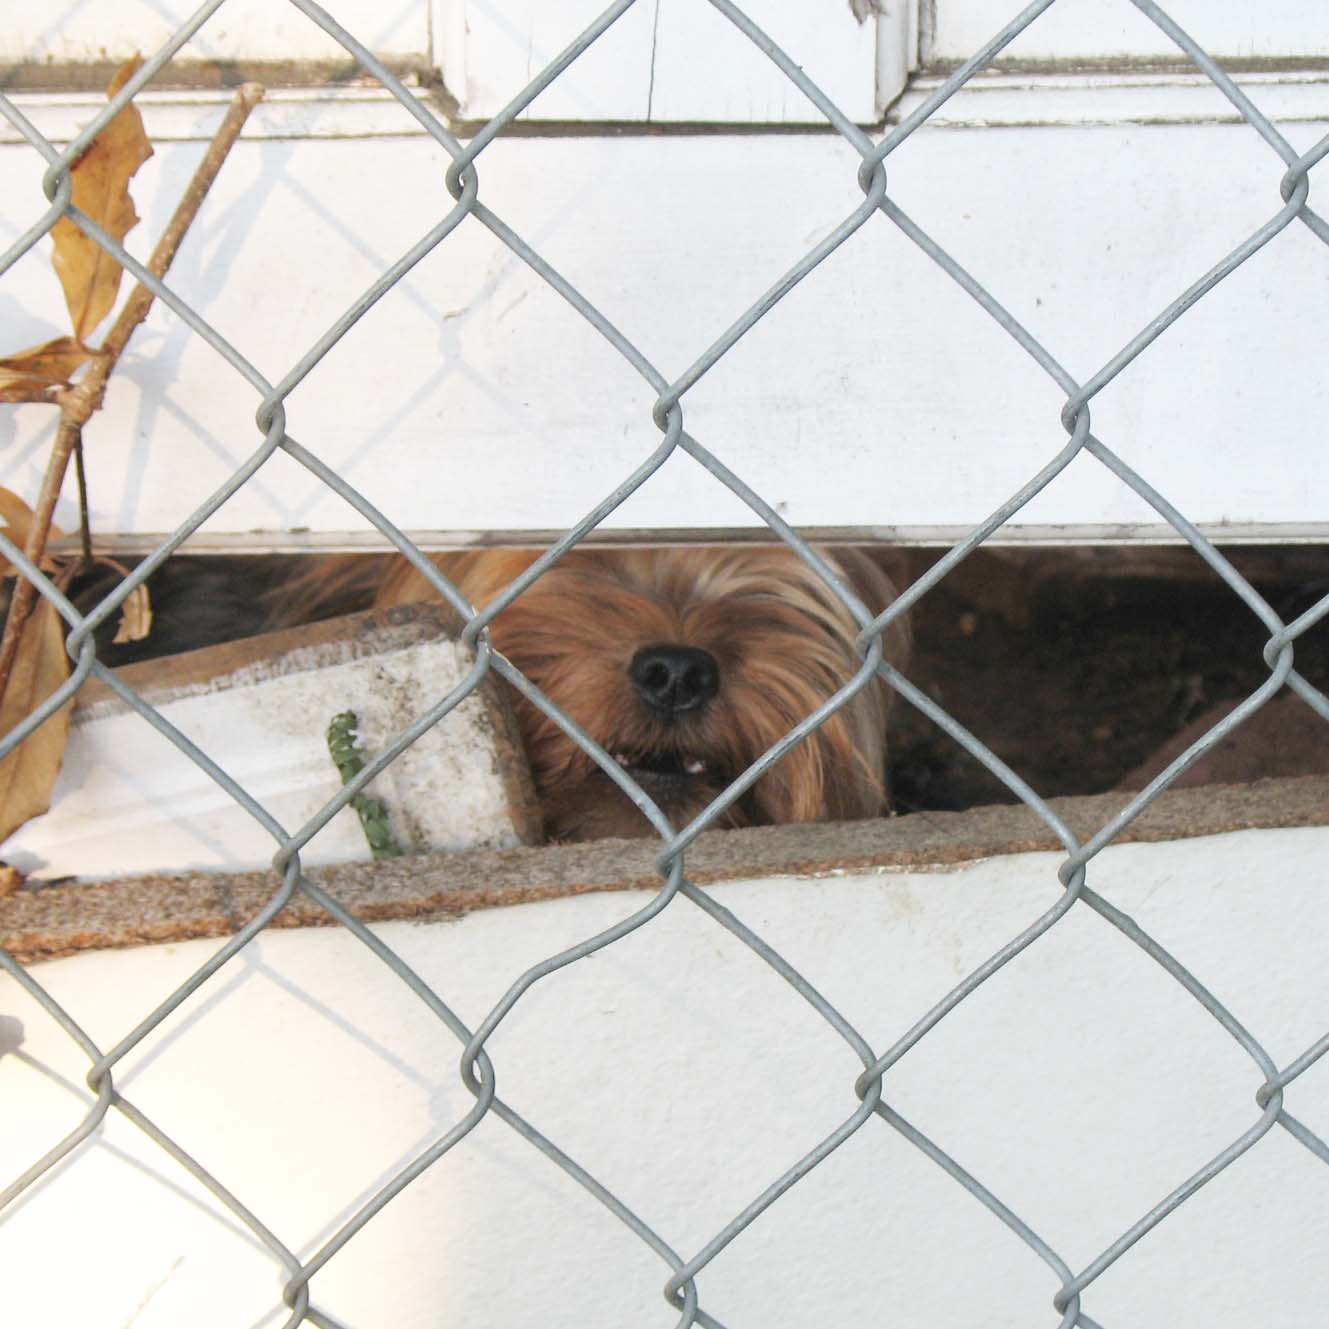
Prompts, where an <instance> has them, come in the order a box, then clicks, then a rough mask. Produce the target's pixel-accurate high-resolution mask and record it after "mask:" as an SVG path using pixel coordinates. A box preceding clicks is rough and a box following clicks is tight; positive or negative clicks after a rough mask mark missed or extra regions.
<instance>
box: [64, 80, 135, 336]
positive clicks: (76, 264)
mask: <svg viewBox="0 0 1329 1329" xmlns="http://www.w3.org/2000/svg"><path fill="white" fill-rule="evenodd" d="M138 66H139V60H138V57H137V56H136V57H135V58H134V59H133V60H130V61H128V62H127V63H126V64H124V65H122V66H121V67H120V70H119V72H118V73H117V74H116V76H115V78H113V79H112V80H111V85H110V87H109V88H107V89H106V95H107V96H108V97H114V96H115V94H116V93H117V92H118V91H119V90H120V89H121V88H122V87H123V86H124V84H125V82H126V81H127V80H128V79H129V78H130V77H131V76H132V75H133V73H134V71H135V70H136V69H137V68H138ZM151 156H152V144H151V143H149V142H148V136H147V134H146V133H144V131H143V119H142V117H141V116H140V115H139V113H138V108H137V107H135V106H134V105H133V103H132V102H131V103H130V104H129V105H128V106H126V107H125V108H124V110H123V111H121V112H120V114H119V115H117V116H116V117H115V119H113V120H112V121H111V122H110V124H108V125H107V126H106V128H105V129H103V130H102V132H101V133H100V134H98V135H97V137H96V138H95V139H93V140H92V142H91V143H90V144H89V145H88V149H87V151H86V152H85V153H84V154H83V155H82V156H81V157H80V158H79V159H78V161H76V162H75V163H74V165H73V168H72V171H71V174H72V175H73V180H74V193H73V203H74V206H75V207H76V208H78V209H79V210H80V211H81V212H83V213H85V214H86V215H87V216H88V217H90V218H91V219H92V220H93V221H95V222H96V223H97V224H98V225H99V226H101V227H102V228H103V229H104V230H105V231H107V232H108V233H109V234H110V235H111V236H112V237H113V238H114V239H116V240H123V239H124V238H125V236H126V235H127V234H128V233H129V231H130V229H131V228H132V227H133V226H135V225H136V224H137V222H138V213H137V212H135V211H134V201H133V199H131V198H130V197H129V181H130V180H131V179H132V178H133V175H134V172H135V171H137V170H138V168H139V167H140V166H142V165H143V163H144V162H145V161H147V159H148V158H149V157H151ZM51 238H52V240H53V241H54V243H55V253H54V255H53V256H52V260H51V261H52V263H53V264H54V267H55V273H56V276H57V277H59V278H60V285H61V286H62V287H63V288H64V292H65V303H66V304H67V305H68V306H69V317H70V319H71V320H72V321H73V326H74V336H75V337H76V338H77V339H78V340H79V341H82V342H86V341H87V339H88V336H89V334H90V333H91V332H92V330H93V329H94V328H95V327H96V326H97V324H99V323H100V322H101V321H102V319H104V318H105V317H106V315H107V314H109V313H110V312H111V308H112V306H113V305H114V304H115V297H116V294H117V293H118V292H119V290H120V272H121V268H120V264H119V263H117V262H116V261H115V259H113V258H111V257H110V255H108V254H106V253H104V252H103V251H102V250H101V249H100V248H99V247H98V245H97V244H95V243H94V242H93V241H92V240H90V239H89V238H88V237H87V236H86V235H84V234H83V232H82V231H80V230H79V229H78V227H77V226H75V225H74V223H73V222H72V221H70V220H69V219H68V218H67V217H61V218H60V220H59V221H58V222H56V224H55V226H54V227H53V228H52V229H51Z"/></svg>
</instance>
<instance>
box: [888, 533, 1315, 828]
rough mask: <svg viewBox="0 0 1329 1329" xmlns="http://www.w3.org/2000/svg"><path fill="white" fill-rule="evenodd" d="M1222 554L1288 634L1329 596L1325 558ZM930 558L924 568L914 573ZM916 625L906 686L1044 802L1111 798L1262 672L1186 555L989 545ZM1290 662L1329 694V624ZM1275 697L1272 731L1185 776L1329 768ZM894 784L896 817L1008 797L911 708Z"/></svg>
mask: <svg viewBox="0 0 1329 1329" xmlns="http://www.w3.org/2000/svg"><path fill="white" fill-rule="evenodd" d="M1227 553H1228V557H1229V558H1230V560H1231V562H1232V563H1233V565H1234V566H1235V567H1236V568H1237V569H1238V571H1240V572H1241V573H1242V575H1243V576H1246V577H1247V578H1248V579H1249V580H1250V581H1251V583H1252V585H1253V586H1254V587H1255V589H1256V590H1257V591H1258V592H1259V593H1260V594H1261V595H1262V596H1263V597H1264V599H1265V600H1266V601H1267V602H1268V604H1269V606H1270V607H1271V608H1272V609H1273V610H1274V612H1275V613H1277V614H1278V615H1279V617H1280V618H1281V619H1282V620H1283V621H1284V622H1291V621H1292V620H1293V619H1295V618H1296V617H1297V616H1298V615H1299V614H1301V613H1302V612H1304V611H1305V610H1306V609H1308V608H1309V607H1310V606H1311V605H1312V604H1314V603H1315V602H1316V601H1317V600H1319V599H1321V598H1322V597H1323V596H1324V595H1325V594H1327V593H1329V549H1324V548H1319V547H1293V548H1267V547H1249V548H1241V549H1232V550H1229V551H1227ZM935 561H936V559H935V558H931V557H926V558H925V557H919V556H915V568H914V575H915V576H917V575H919V574H920V573H921V572H922V570H923V569H924V567H926V566H930V565H931V564H932V563H934V562H935ZM913 623H914V638H915V651H914V663H913V666H912V668H911V670H910V676H911V678H912V679H913V681H914V682H915V683H916V684H917V685H918V686H919V687H921V688H922V689H923V690H924V691H925V692H927V694H928V695H929V696H930V697H932V698H933V699H934V700H935V701H937V702H938V703H940V704H941V705H942V706H944V707H945V708H946V710H947V711H948V712H949V713H950V714H951V715H952V716H953V717H954V718H955V719H956V720H958V721H960V723H961V724H963V725H964V726H965V727H966V728H968V729H969V730H970V731H971V732H972V733H973V734H974V735H975V736H976V737H978V738H979V739H981V740H982V741H983V742H984V743H985V744H987V745H988V747H990V748H991V749H992V751H993V752H995V753H996V755H997V756H999V757H1000V758H1001V759H1002V760H1003V761H1004V762H1006V763H1007V764H1008V765H1009V766H1010V767H1011V768H1012V769H1014V770H1015V771H1016V772H1018V773H1019V774H1020V775H1021V776H1023V777H1024V779H1025V780H1027V781H1028V782H1029V784H1030V785H1032V787H1033V788H1034V789H1035V790H1037V791H1038V792H1039V793H1040V794H1042V795H1044V796H1046V797H1055V796H1060V795H1067V794H1097V793H1101V792H1103V791H1106V790H1109V789H1114V788H1117V787H1118V786H1122V785H1124V783H1126V782H1127V779H1128V777H1129V776H1130V775H1131V773H1132V772H1137V771H1141V770H1142V768H1143V769H1144V770H1152V769H1153V768H1154V764H1155V763H1157V762H1159V759H1161V758H1162V757H1163V756H1164V755H1168V756H1170V755H1172V754H1173V751H1174V749H1172V748H1169V746H1168V745H1169V740H1172V739H1173V738H1174V737H1175V736H1177V735H1180V734H1182V732H1183V731H1185V730H1187V728H1188V726H1192V725H1195V724H1196V722H1197V721H1198V720H1200V719H1201V717H1206V718H1209V719H1210V722H1211V723H1212V722H1214V721H1216V720H1217V719H1219V718H1221V715H1222V714H1224V713H1226V711H1227V710H1228V709H1230V708H1231V704H1232V703H1234V702H1236V701H1239V700H1241V699H1244V698H1246V697H1248V696H1250V695H1251V694H1252V693H1253V692H1255V691H1256V689H1257V688H1259V687H1260V685H1261V684H1262V683H1264V682H1265V681H1266V680H1267V679H1268V677H1269V668H1268V666H1267V665H1266V664H1265V663H1264V660H1263V657H1262V654H1261V652H1262V651H1263V649H1264V645H1265V643H1266V642H1267V641H1268V639H1269V635H1270V634H1269V631H1268V629H1267V628H1266V627H1265V626H1264V625H1263V624H1262V623H1261V622H1260V620H1259V619H1258V618H1257V616H1256V615H1255V613H1254V612H1253V611H1252V610H1251V609H1250V608H1249V607H1248V606H1247V605H1245V604H1244V603H1243V602H1242V601H1241V600H1240V599H1239V598H1238V596H1237V595H1236V593H1235V592H1234V591H1233V590H1232V589H1231V588H1230V587H1228V586H1227V585H1226V584H1225V583H1223V582H1222V581H1221V580H1220V579H1219V577H1218V575H1217V574H1216V573H1214V572H1213V571H1212V570H1211V569H1210V568H1209V567H1208V566H1207V565H1206V564H1204V563H1203V562H1202V560H1201V559H1200V558H1199V557H1198V556H1197V555H1196V554H1195V553H1194V552H1193V551H1191V550H1189V549H1171V548H1141V549H1120V550H1115V549H1063V550H1046V551H1042V550H1040V551H1032V552H1016V551H1003V550H993V551H979V552H978V553H976V554H974V555H973V556H972V557H971V558H970V559H968V560H966V562H965V563H964V564H962V565H961V566H960V567H959V568H957V569H956V570H955V572H954V573H953V574H952V575H951V576H949V577H947V578H946V579H944V580H943V581H942V582H941V583H940V584H939V585H938V586H937V587H936V588H935V589H934V590H932V591H930V592H929V593H928V594H927V595H925V596H924V597H923V599H922V600H921V601H920V603H919V605H918V607H917V608H916V610H915V612H914V618H913ZM1295 652H1296V655H1295V660H1296V668H1297V670H1298V671H1299V672H1300V673H1301V674H1302V675H1304V677H1305V678H1306V679H1307V680H1308V681H1310V682H1311V683H1313V684H1315V685H1316V686H1317V687H1319V688H1321V689H1322V690H1323V689H1325V688H1326V687H1329V620H1326V621H1324V622H1321V623H1319V624H1317V625H1316V626H1314V627H1312V628H1310V629H1309V630H1308V631H1307V632H1306V633H1305V634H1304V635H1303V636H1302V637H1301V638H1300V639H1299V640H1298V642H1297V643H1296V647H1295ZM1283 696H1284V697H1288V698H1289V699H1288V700H1287V702H1286V703H1285V704H1284V705H1281V706H1280V707H1279V714H1280V723H1279V724H1278V725H1277V726H1273V727H1271V726H1270V725H1269V724H1267V723H1265V722H1261V723H1259V724H1256V723H1254V722H1252V723H1251V724H1250V725H1248V726H1244V727H1243V728H1242V729H1240V730H1238V731H1237V735H1234V737H1233V739H1231V740H1229V742H1228V743H1227V744H1226V745H1225V748H1224V752H1225V755H1224V757H1223V759H1222V762H1223V764H1222V765H1221V767H1220V766H1219V764H1218V760H1219V754H1217V753H1216V754H1215V755H1214V757H1207V758H1204V759H1202V762H1201V763H1198V764H1197V766H1196V767H1195V768H1194V769H1193V771H1192V772H1190V773H1188V774H1189V776H1190V781H1191V782H1192V783H1201V782H1205V781H1206V779H1210V780H1213V781H1215V782H1217V781H1219V780H1225V781H1228V782H1241V781H1243V780H1247V779H1255V778H1259V777H1261V776H1268V775H1286V776H1294V775H1302V774H1312V773H1319V772H1323V771H1329V724H1326V723H1325V722H1324V721H1323V720H1321V719H1320V718H1319V717H1318V716H1316V715H1315V714H1314V713H1313V712H1312V711H1311V710H1310V708H1309V707H1307V706H1305V704H1304V703H1302V702H1301V700H1300V699H1299V698H1292V697H1290V694H1288V693H1286V692H1285V693H1284V694H1283ZM1222 703H1228V705H1227V706H1223V705H1222ZM1206 713H1208V715H1207V716H1206ZM1256 719H1257V720H1258V719H1259V717H1258V716H1257V717H1256ZM1248 730H1249V734H1248V733H1247V731H1248ZM1293 730H1295V732H1296V742H1290V741H1287V740H1288V736H1289V735H1290V734H1291V733H1292V732H1293ZM1198 732H1199V726H1198V725H1196V729H1195V731H1193V732H1192V733H1191V734H1190V735H1189V736H1190V737H1198ZM1165 749H1166V754H1165V752H1164V750H1165ZM1271 749H1273V750H1271ZM1175 750H1179V748H1178V749H1175ZM1157 768H1158V769H1161V764H1158V765H1157ZM893 780H894V792H895V799H896V803H897V805H898V807H899V809H900V811H902V812H904V811H913V810H918V809H924V808H935V809H959V808H966V807H973V806H976V805H980V804H985V803H1003V802H1010V801H1012V800H1013V799H1014V795H1012V794H1011V793H1010V791H1009V790H1008V789H1007V788H1006V786H1005V785H1004V784H1002V782H1001V781H1000V780H998V779H997V777H996V776H994V775H993V774H991V773H990V772H989V771H988V770H987V769H986V768H985V767H983V766H982V765H981V764H980V763H979V762H978V761H977V760H975V759H974V758H973V757H971V756H970V755H969V754H968V753H967V752H965V751H964V750H963V749H962V748H960V747H959V746H958V745H957V744H956V743H954V742H953V741H952V740H950V739H948V738H946V737H944V736H942V735H941V734H940V733H939V731H938V729H937V728H936V726H935V725H934V724H933V723H932V722H931V721H929V720H927V719H926V718H924V717H923V716H921V715H920V714H919V713H918V712H917V711H915V710H914V709H913V708H912V707H909V706H905V707H902V708H901V710H900V712H899V715H898V723H897V725H896V737H895V743H894V755H893ZM1138 783H1143V780H1138Z"/></svg>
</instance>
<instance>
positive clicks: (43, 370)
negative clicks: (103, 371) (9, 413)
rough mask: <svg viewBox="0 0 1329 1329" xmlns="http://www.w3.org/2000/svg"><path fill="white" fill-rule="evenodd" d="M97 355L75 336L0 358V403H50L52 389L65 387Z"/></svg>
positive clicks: (59, 338)
mask: <svg viewBox="0 0 1329 1329" xmlns="http://www.w3.org/2000/svg"><path fill="white" fill-rule="evenodd" d="M94 354H95V352H93V351H90V350H88V348H87V347H86V346H82V345H80V344H79V342H78V341H77V340H76V339H75V338H73V337H56V338H55V339H54V340H53V341H48V342H43V343H42V344H41V345H40V346H31V347H29V348H28V349H27V350H26V351H19V352H18V353H17V354H16V355H7V356H5V357H4V358H3V359H0V402H20V401H50V400H51V393H52V389H54V388H60V387H64V386H65V385H66V384H67V383H68V382H69V380H70V378H72V377H73V375H74V373H75V372H76V371H77V370H78V369H80V368H81V367H82V366H83V365H84V364H86V363H87V362H88V361H89V360H91V359H92V357H93V355H94Z"/></svg>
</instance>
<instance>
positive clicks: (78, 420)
mask: <svg viewBox="0 0 1329 1329" xmlns="http://www.w3.org/2000/svg"><path fill="white" fill-rule="evenodd" d="M263 92H264V89H263V87H262V85H261V84H258V83H246V84H244V85H243V86H241V87H240V88H239V89H238V90H237V91H236V94H235V96H234V98H233V99H232V101H231V105H230V107H229V109H228V110H227V112H226V116H225V118H224V119H223V120H222V122H221V124H220V126H218V129H217V132H216V134H214V135H213V138H212V142H211V143H210V144H209V145H208V150H207V152H206V154H205V155H204V157H203V160H202V161H201V162H200V163H199V165H198V169H197V170H196V171H195V172H194V175H193V178H192V179H191V180H190V182H189V185H188V186H187V188H186V189H185V192H184V195H183V196H182V198H181V199H180V202H179V204H178V206H177V207H176V209H175V212H174V214H173V215H172V217H171V220H170V221H169V222H168V223H167V226H166V229H165V230H164V231H163V232H162V235H161V239H160V240H158V241H157V247H156V248H155V249H154V250H153V251H152V257H151V258H150V259H149V260H148V265H147V266H148V271H149V272H151V273H152V274H153V276H155V277H163V276H165V275H166V270H167V269H168V268H169V267H170V266H171V261H172V259H174V258H175V255H176V251H177V250H178V249H179V248H180V242H181V241H182V240H183V239H184V237H185V232H186V231H188V230H189V227H190V224H191V223H192V222H193V220H194V218H195V216H197V214H198V210H199V207H200V206H201V205H202V203H203V199H204V198H205V197H206V195H207V192H208V190H209V189H211V188H212V184H213V181H214V180H216V178H217V173H218V171H220V170H221V167H222V163H223V162H224V161H225V160H226V156H227V154H228V153H229V152H230V150H231V148H232V147H233V146H234V144H235V141H236V139H237V138H239V137H240V131H241V129H242V128H243V127H244V123H245V121H246V120H247V119H248V118H249V113H250V112H251V111H252V110H253V109H254V107H255V106H257V105H258V103H259V102H260V101H261V100H262V97H263ZM152 301H153V294H152V292H151V291H150V290H148V288H147V287H146V286H144V285H142V284H141V283H139V284H138V285H136V286H135V287H134V289H133V290H132V291H131V292H130V293H129V298H128V299H127V300H126V301H125V303H124V307H123V308H122V309H121V310H120V314H119V317H118V318H117V319H116V320H115V322H114V323H113V324H112V325H111V329H110V331H109V332H108V333H107V334H106V337H105V338H104V340H103V341H102V344H101V347H100V349H99V350H98V352H97V356H96V358H95V359H94V360H92V361H91V362H90V363H89V364H88V367H87V369H86V370H85V371H84V373H83V376H82V377H81V378H80V379H79V381H78V382H77V383H75V384H74V385H73V386H72V387H70V388H66V389H64V390H62V391H60V392H59V393H57V394H56V400H57V401H58V403H59V406H60V426H59V428H58V429H57V431H56V435H55V443H54V445H53V446H52V448H51V455H50V457H49V459H48V460H47V463H46V474H45V475H44V476H43V477H42V486H41V491H40V493H39V494H38V495H37V503H36V506H35V507H34V508H33V513H32V525H31V527H30V528H29V532H28V540H27V543H26V545H25V546H24V550H23V552H24V553H25V554H26V555H27V556H28V558H30V559H31V560H32V561H33V562H34V563H36V562H37V561H38V560H39V559H40V558H41V557H42V554H43V552H44V551H45V549H46V540H47V537H48V536H49V534H50V530H51V520H52V518H53V517H54V515H55V504H56V500H57V499H58V498H59V497H60V490H61V489H62V488H63V486H64V482H65V474H66V472H67V470H68V468H69V458H70V456H71V455H72V454H73V453H74V451H75V449H77V448H79V447H80V446H81V444H82V439H83V426H84V425H85V424H86V423H87V422H88V420H89V419H90V418H91V416H92V414H93V412H94V411H96V410H98V409H99V408H100V407H101V404H102V399H103V397H104V396H105V392H106V380H107V379H108V378H109V377H110V375H111V371H112V370H113V369H114V368H115V366H116V363H117V362H118V361H119V359H120V356H121V355H122V354H123V353H124V349H125V347H126V346H127V345H128V344H129V339H130V337H132V336H133V335H134V331H135V329H136V328H137V327H138V325H139V324H140V323H142V322H143V320H144V319H145V318H146V317H147V316H148V311H149V310H150V309H151V308H152ZM36 600H37V590H36V587H34V586H33V585H32V583H31V582H29V581H27V580H26V579H24V578H22V577H20V578H19V579H18V581H17V584H16V585H15V587H14V595H13V598H12V599H11V600H10V602H9V616H8V618H7V619H6V620H5V630H4V635H3V637H0V697H2V696H4V692H5V688H6V687H7V686H8V684H9V676H10V672H11V671H12V669H13V667H14V658H15V656H16V655H17V654H18V647H19V642H20V640H21V639H22V634H23V627H24V625H25V624H26V623H27V621H28V617H29V615H30V614H31V613H32V609H33V606H34V605H35V603H36Z"/></svg>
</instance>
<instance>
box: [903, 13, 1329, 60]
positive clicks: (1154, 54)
mask: <svg viewBox="0 0 1329 1329" xmlns="http://www.w3.org/2000/svg"><path fill="white" fill-rule="evenodd" d="M1160 8H1161V9H1163V10H1165V11H1166V12H1167V13H1168V14H1169V15H1170V16H1171V18H1172V19H1173V20H1174V22H1176V23H1177V25H1178V26H1179V27H1181V29H1182V30H1183V31H1184V32H1186V33H1187V34H1189V35H1190V36H1191V37H1193V38H1194V39H1195V40H1196V41H1197V42H1199V43H1200V45H1201V47H1203V48H1204V49H1205V50H1207V51H1208V52H1209V53H1210V54H1211V55H1214V56H1217V57H1219V58H1230V59H1238V60H1249V59H1262V58H1263V59H1268V58H1271V57H1275V58H1276V57H1285V58H1286V57H1292V58H1294V59H1296V58H1301V59H1306V60H1307V62H1308V63H1310V62H1311V61H1314V60H1316V59H1322V58H1323V57H1324V56H1326V55H1329V24H1326V23H1325V15H1324V10H1323V8H1322V7H1321V6H1319V5H1316V4H1306V3H1305V0H1262V3H1260V4H1258V5H1252V4H1251V3H1249V0H1163V3H1162V4H1161V5H1160ZM1022 9H1023V6H1022V5H1020V4H1018V3H1013V0H933V3H932V4H931V6H930V11H931V12H930V21H931V36H930V39H929V41H928V42H927V44H926V46H925V49H924V52H923V58H924V60H925V61H951V62H959V61H963V60H967V59H968V58H969V57H970V56H971V55H973V53H974V52H975V51H977V50H979V49H980V48H981V47H982V46H983V45H984V44H985V43H986V42H987V41H988V40H989V39H990V38H992V37H994V36H996V34H997V33H998V32H1000V31H1001V30H1002V28H1004V27H1005V26H1006V25H1007V24H1008V23H1009V22H1010V21H1011V20H1012V19H1013V18H1015V16H1016V15H1017V14H1019V13H1020V12H1021V10H1022ZM1123 57H1125V58H1131V57H1134V58H1137V59H1138V58H1145V59H1159V58H1166V59H1175V60H1188V57H1186V56H1184V55H1183V54H1182V52H1181V51H1180V50H1179V49H1178V47H1177V46H1176V45H1175V43H1174V42H1173V41H1172V40H1171V38H1169V37H1168V36H1167V35H1166V34H1165V33H1164V32H1163V31H1162V30H1161V29H1160V28H1159V27H1158V26H1157V25H1156V24H1155V23H1153V22H1152V21H1151V20H1150V19H1149V18H1147V17H1146V16H1145V15H1144V14H1143V13H1142V12H1141V11H1140V10H1139V9H1137V8H1136V7H1135V6H1134V5H1132V4H1129V3H1118V0H1059V3H1057V4H1054V5H1052V6H1051V7H1050V8H1049V9H1046V10H1045V11H1044V12H1043V13H1042V14H1040V15H1039V16H1038V18H1036V19H1035V20H1034V21H1033V23H1032V24H1030V25H1029V27H1028V28H1026V29H1025V30H1024V32H1022V33H1021V34H1020V36H1019V37H1017V38H1016V39H1015V40H1014V41H1013V42H1012V43H1011V45H1010V46H1009V47H1007V48H1006V50H1004V51H1003V52H1002V58H1003V59H1004V60H1008V61H1011V62H1013V63H1019V62H1021V61H1025V62H1029V61H1063V62H1066V63H1068V64H1070V63H1073V62H1074V61H1076V60H1085V59H1089V60H1117V61H1119V60H1121V59H1122V58H1123Z"/></svg>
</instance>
